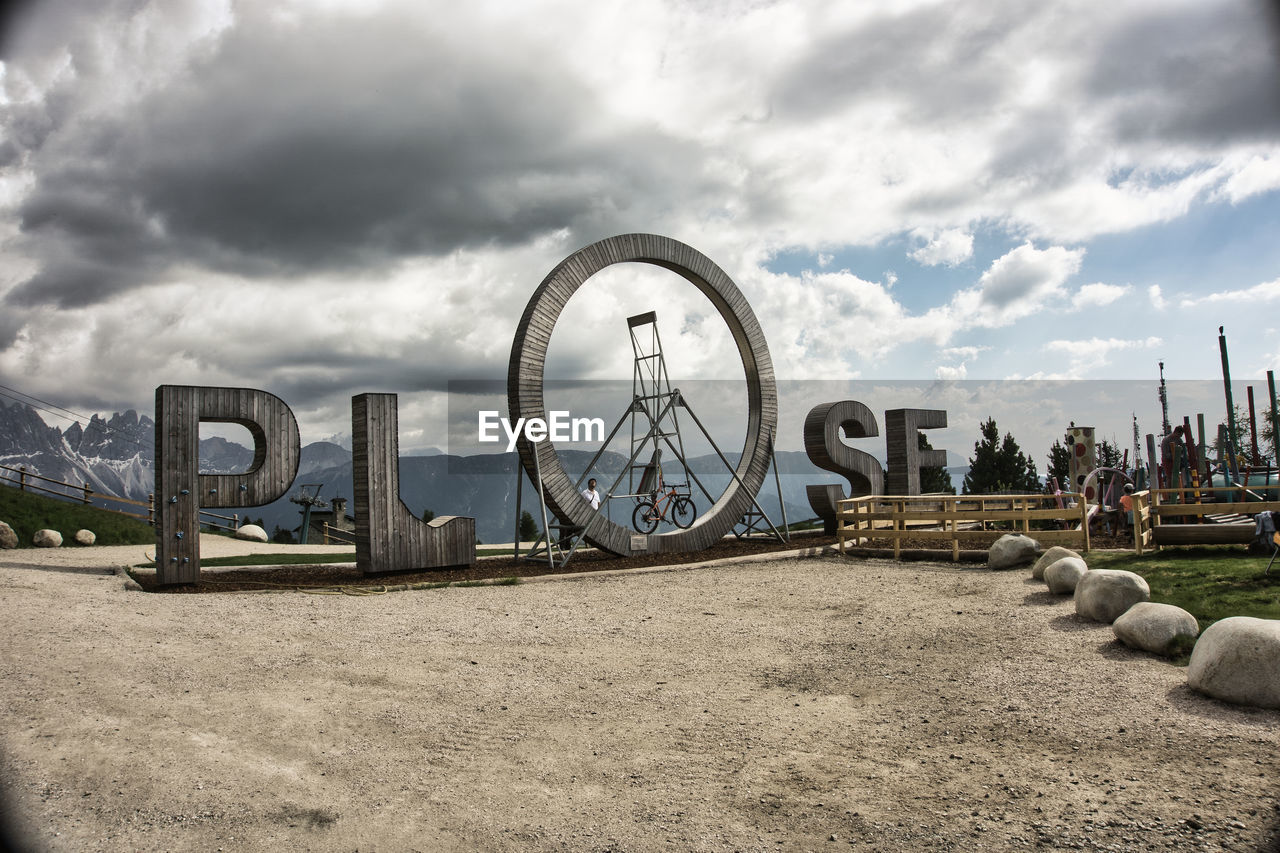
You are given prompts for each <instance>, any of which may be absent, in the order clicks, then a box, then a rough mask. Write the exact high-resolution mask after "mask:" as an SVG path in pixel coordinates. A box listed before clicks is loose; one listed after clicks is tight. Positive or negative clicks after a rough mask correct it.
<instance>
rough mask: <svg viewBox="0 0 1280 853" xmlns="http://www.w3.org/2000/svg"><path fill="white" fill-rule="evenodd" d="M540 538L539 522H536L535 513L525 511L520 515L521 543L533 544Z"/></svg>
mask: <svg viewBox="0 0 1280 853" xmlns="http://www.w3.org/2000/svg"><path fill="white" fill-rule="evenodd" d="M537 538H538V522H536V521H534V519H533V513H531V512H529V510H527V509H526V510H525V511H524V512H522V513H520V541H521V542H532V541H533V540H534V539H537Z"/></svg>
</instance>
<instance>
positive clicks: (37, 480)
mask: <svg viewBox="0 0 1280 853" xmlns="http://www.w3.org/2000/svg"><path fill="white" fill-rule="evenodd" d="M0 482H5V483H11V484H12V485H13V486H15V487H16V488H17V489H18V490H19V491H23V492H41V493H43V494H46V495H52V496H53V497H56V498H67V499H70V500H73V501H75V502H76V503H82V504H84V505H86V506H93V507H95V508H96V509H101V510H104V511H106V512H114V513H116V514H117V515H124V516H128V517H129V518H136V519H138V520H140V521H145V522H146V523H147V524H150V525H152V526H154V525H155V523H156V498H155V495H154V494H149V495H147V499H146V500H145V501H138V500H134V499H132V498H122V497H117V496H116V495H112V494H107V493H105V492H95V491H94V490H93V487H91V486H90V485H89V484H88V483H84V484H83V485H76V484H75V483H67V482H64V481H62V480H55V479H53V478H52V477H44V476H41V475H40V474H33V473H32V472H30V471H28V470H27V467H26V466H25V465H20V466H18V467H17V468H14V467H12V466H9V465H0ZM51 486H52V487H56V488H50V487H51ZM95 498H96V499H97V500H98V501H99V503H98V504H96V505H95V504H94V502H93V501H94V499H95ZM110 504H122V505H124V506H129V507H145V508H146V512H130V511H129V510H127V509H118V508H117V507H114V506H110ZM200 524H201V525H202V526H204V527H212V528H216V529H218V530H226V531H229V532H235V531H236V530H237V529H238V528H239V527H240V516H239V515H238V514H237V515H219V514H218V513H216V512H209V511H208V510H203V509H202V510H200Z"/></svg>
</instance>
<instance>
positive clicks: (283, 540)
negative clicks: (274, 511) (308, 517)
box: [271, 524, 294, 545]
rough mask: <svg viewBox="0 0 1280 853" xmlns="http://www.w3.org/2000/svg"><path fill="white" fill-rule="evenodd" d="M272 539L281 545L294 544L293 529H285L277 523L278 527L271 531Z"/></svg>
mask: <svg viewBox="0 0 1280 853" xmlns="http://www.w3.org/2000/svg"><path fill="white" fill-rule="evenodd" d="M271 541H272V542H275V543H277V544H280V545H292V544H294V539H293V531H292V530H285V529H284V528H283V527H281V526H280V525H278V524H277V525H276V529H275V530H274V531H272V533H271Z"/></svg>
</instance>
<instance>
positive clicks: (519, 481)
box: [511, 453, 524, 560]
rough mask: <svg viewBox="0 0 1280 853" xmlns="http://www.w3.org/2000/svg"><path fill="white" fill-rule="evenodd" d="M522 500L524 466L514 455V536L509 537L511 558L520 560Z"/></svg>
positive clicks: (518, 455)
mask: <svg viewBox="0 0 1280 853" xmlns="http://www.w3.org/2000/svg"><path fill="white" fill-rule="evenodd" d="M523 498H524V466H522V465H521V464H520V454H518V453H517V454H516V535H515V536H513V537H511V542H512V545H511V558H512V559H514V560H518V559H520V519H521V515H520V507H521V503H522V502H523Z"/></svg>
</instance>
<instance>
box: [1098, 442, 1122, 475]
mask: <svg viewBox="0 0 1280 853" xmlns="http://www.w3.org/2000/svg"><path fill="white" fill-rule="evenodd" d="M1113 437H1114V436H1113ZM1096 456H1097V460H1098V467H1099V468H1119V467H1120V463H1121V462H1122V461H1124V451H1123V450H1121V449H1120V448H1119V447H1117V446H1116V443H1115V442H1114V441H1107V440H1106V439H1105V438H1104V439H1103V440H1102V441H1100V442H1098V446H1097V448H1096Z"/></svg>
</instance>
